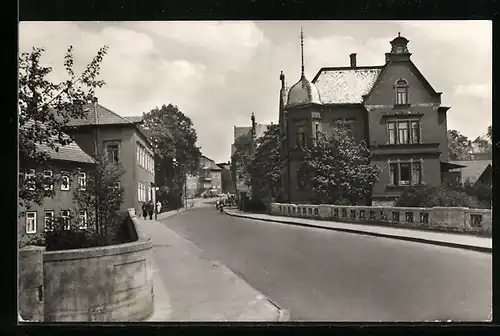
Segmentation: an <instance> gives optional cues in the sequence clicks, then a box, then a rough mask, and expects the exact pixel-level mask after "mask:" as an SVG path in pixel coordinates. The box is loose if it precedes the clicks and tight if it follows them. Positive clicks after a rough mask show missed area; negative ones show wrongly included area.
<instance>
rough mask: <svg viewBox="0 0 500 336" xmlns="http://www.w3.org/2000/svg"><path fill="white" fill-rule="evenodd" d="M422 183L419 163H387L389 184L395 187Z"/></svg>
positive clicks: (420, 164)
mask: <svg viewBox="0 0 500 336" xmlns="http://www.w3.org/2000/svg"><path fill="white" fill-rule="evenodd" d="M420 183H422V163H421V162H414V161H410V162H389V184H391V185H395V186H407V185H416V184H420Z"/></svg>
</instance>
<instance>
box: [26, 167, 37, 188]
mask: <svg viewBox="0 0 500 336" xmlns="http://www.w3.org/2000/svg"><path fill="white" fill-rule="evenodd" d="M35 176H36V170H35V169H33V168H31V169H28V171H27V172H26V173H25V174H24V179H25V181H28V179H30V178H34V177H35ZM28 183H29V185H28ZM26 189H28V190H31V191H33V190H35V189H36V183H35V182H34V181H33V182H26Z"/></svg>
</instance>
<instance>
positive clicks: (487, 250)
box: [224, 211, 493, 253]
mask: <svg viewBox="0 0 500 336" xmlns="http://www.w3.org/2000/svg"><path fill="white" fill-rule="evenodd" d="M224 212H225V213H226V215H229V216H233V217H240V218H247V219H253V220H260V221H265V222H275V223H282V224H289V225H296V226H305V227H313V228H317V229H327V230H333V231H339V232H347V233H355V234H362V235H367V236H374V237H381V238H390V239H399V240H405V241H411V242H415V243H424V244H431V245H437V246H445V247H451V248H459V249H464V250H471V251H475V252H483V253H493V249H492V248H491V247H482V246H472V245H463V244H457V243H450V242H443V241H438V240H429V239H424V238H414V237H404V236H395V235H390V234H385V233H376V232H368V231H361V230H354V229H341V228H332V227H329V226H322V225H314V224H305V223H297V222H291V221H285V220H280V219H269V218H256V217H252V216H249V215H240V214H235V213H229V212H226V211H224Z"/></svg>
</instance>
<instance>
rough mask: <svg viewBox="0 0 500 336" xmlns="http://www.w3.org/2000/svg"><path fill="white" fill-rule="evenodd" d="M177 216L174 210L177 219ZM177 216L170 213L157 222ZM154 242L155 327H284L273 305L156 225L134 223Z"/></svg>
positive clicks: (282, 312) (282, 315)
mask: <svg viewBox="0 0 500 336" xmlns="http://www.w3.org/2000/svg"><path fill="white" fill-rule="evenodd" d="M180 212H181V211H180V210H179V213H180ZM174 214H177V211H169V212H168V213H163V214H161V217H159V218H162V219H165V218H167V217H169V216H172V215H174ZM138 220H139V225H140V226H141V228H142V229H143V230H144V232H145V233H146V234H147V235H148V236H149V237H151V239H152V240H153V283H154V289H153V290H154V302H155V311H154V313H153V315H152V316H150V317H149V318H148V319H147V320H146V322H155V321H213V322H215V321H286V320H287V319H288V317H289V315H288V313H287V311H286V310H282V309H279V308H277V307H276V306H275V305H273V304H272V303H271V302H270V301H268V300H267V298H266V297H265V296H263V295H262V294H260V293H259V292H257V291H256V290H255V289H253V288H252V287H250V286H249V285H248V284H247V283H246V282H245V281H243V280H242V279H241V278H239V277H238V276H236V275H235V274H234V273H233V272H231V271H230V270H229V269H228V268H226V267H225V266H224V265H222V264H220V263H218V262H215V261H210V260H206V259H204V258H203V257H202V255H201V250H200V249H199V248H198V247H197V246H196V245H194V244H193V243H191V242H190V241H188V240H186V239H184V238H183V237H181V236H179V235H177V234H176V233H175V232H173V231H171V230H170V229H168V228H167V227H166V226H165V225H164V224H162V223H160V222H158V221H154V220H153V221H151V220H144V219H138Z"/></svg>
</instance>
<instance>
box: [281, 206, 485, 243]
mask: <svg viewBox="0 0 500 336" xmlns="http://www.w3.org/2000/svg"><path fill="white" fill-rule="evenodd" d="M271 214H272V215H278V216H290V217H302V218H311V219H320V220H331V221H339V222H354V223H361V224H371V225H387V226H396V227H409V228H417V229H425V230H436V231H445V232H460V233H473V234H480V235H487V236H491V231H492V213H491V210H487V209H469V208H446V207H434V208H399V207H383V206H380V207H376V206H371V207H370V206H341V205H328V204H321V205H309V204H280V203H273V204H271Z"/></svg>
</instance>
